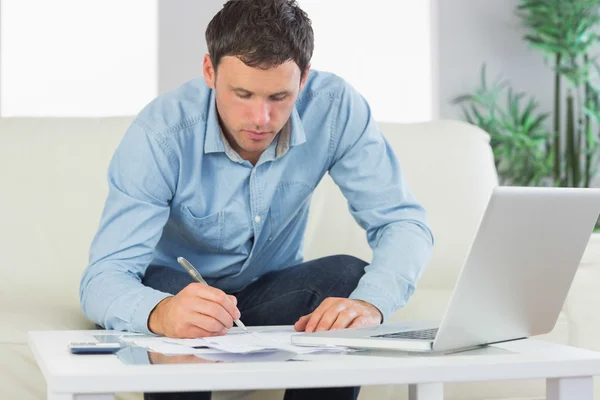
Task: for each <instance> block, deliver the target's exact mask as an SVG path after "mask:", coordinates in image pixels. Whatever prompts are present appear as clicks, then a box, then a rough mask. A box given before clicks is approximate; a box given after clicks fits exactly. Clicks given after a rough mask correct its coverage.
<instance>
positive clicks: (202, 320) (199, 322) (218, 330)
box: [189, 314, 228, 336]
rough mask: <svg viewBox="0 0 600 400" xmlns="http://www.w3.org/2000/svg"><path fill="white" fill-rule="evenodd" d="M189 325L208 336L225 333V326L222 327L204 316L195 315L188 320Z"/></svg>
mask: <svg viewBox="0 0 600 400" xmlns="http://www.w3.org/2000/svg"><path fill="white" fill-rule="evenodd" d="M189 324H190V325H193V326H195V327H196V328H198V329H202V330H203V331H205V332H207V333H208V334H209V335H210V336H218V335H221V334H222V333H223V331H227V329H228V328H227V326H225V325H223V324H222V323H221V321H219V320H217V319H215V318H213V317H210V316H208V315H204V314H195V315H194V316H193V317H192V318H191V319H190V320H189Z"/></svg>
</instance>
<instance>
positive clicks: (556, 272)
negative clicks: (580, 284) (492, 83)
mask: <svg viewBox="0 0 600 400" xmlns="http://www.w3.org/2000/svg"><path fill="white" fill-rule="evenodd" d="M599 215H600V189H587V188H544V187H497V188H495V189H494V190H493V192H492V195H491V197H490V200H489V203H488V205H487V208H486V210H485V212H484V215H483V218H482V220H481V223H480V225H479V229H478V231H477V234H476V236H475V240H474V241H473V243H472V245H471V248H470V249H469V253H468V256H467V258H466V261H465V263H464V265H463V266H462V270H461V272H460V274H459V277H458V280H457V282H456V286H455V288H454V291H453V293H452V297H451V299H450V302H449V304H448V307H447V309H446V313H445V315H444V317H443V319H442V321H441V323H439V322H438V323H432V322H427V321H415V322H406V323H400V324H392V323H384V324H382V325H379V326H372V327H361V328H350V329H342V330H333V331H326V332H313V333H302V334H298V335H294V336H292V343H294V344H297V345H306V346H313V345H318V346H323V345H336V346H347V347H351V348H367V349H391V350H404V351H417V352H432V351H433V352H452V351H456V350H464V349H470V348H476V347H480V346H484V345H488V344H493V343H499V342H504V341H510V340H517V339H523V338H527V337H530V336H534V335H540V334H544V333H548V332H550V331H551V330H552V329H553V328H554V325H555V324H556V321H557V319H558V315H559V313H560V311H561V309H562V307H563V304H564V302H565V299H566V297H567V293H568V292H569V288H570V287H571V283H572V282H573V278H574V277H575V272H576V271H577V268H578V266H579V263H580V261H581V258H582V256H583V253H584V251H585V248H586V246H587V243H588V241H589V238H590V235H591V233H592V231H593V229H594V226H595V224H596V221H597V220H598V216H599ZM417 290H418V289H417Z"/></svg>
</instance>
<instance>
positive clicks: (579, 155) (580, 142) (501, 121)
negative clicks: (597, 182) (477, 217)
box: [453, 0, 600, 187]
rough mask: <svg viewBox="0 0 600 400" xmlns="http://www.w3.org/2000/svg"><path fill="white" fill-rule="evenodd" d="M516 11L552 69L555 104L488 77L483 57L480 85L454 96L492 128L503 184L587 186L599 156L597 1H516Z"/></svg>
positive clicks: (470, 116) (468, 114) (473, 118)
mask: <svg viewBox="0 0 600 400" xmlns="http://www.w3.org/2000/svg"><path fill="white" fill-rule="evenodd" d="M516 13H517V15H518V16H519V18H520V20H521V21H522V23H523V25H524V26H525V27H526V33H525V35H524V37H523V38H524V40H526V41H527V42H528V43H529V44H530V46H531V47H532V48H533V49H535V50H537V51H540V53H541V54H542V56H543V57H544V58H545V60H546V61H547V62H546V64H547V65H548V66H549V67H550V68H552V69H553V71H554V79H553V82H549V84H553V85H554V99H553V100H554V106H553V109H552V110H551V111H545V110H539V106H538V103H537V101H536V100H535V98H534V97H533V96H526V94H525V93H522V92H518V91H515V90H514V89H512V88H511V87H510V84H509V83H508V82H507V81H505V80H502V79H496V80H495V81H493V82H492V83H488V82H487V78H486V73H485V64H484V66H483V67H482V73H481V80H480V84H479V87H478V88H476V89H475V90H474V91H473V92H472V93H467V94H463V95H460V96H458V97H456V98H455V99H453V103H454V104H457V105H460V106H461V107H462V110H463V115H464V118H465V119H466V120H467V121H469V122H471V123H473V124H475V125H478V126H480V127H481V128H483V129H484V130H486V131H487V132H488V133H489V134H490V136H491V145H492V148H493V150H494V157H495V160H496V165H497V168H498V175H499V178H500V181H501V183H502V184H504V185H524V186H527V185H535V186H539V185H544V186H568V187H590V186H591V185H593V178H594V176H595V175H596V174H597V172H598V166H599V160H600V157H599V154H598V150H599V148H600V139H599V137H600V135H599V132H600V64H599V63H598V62H597V60H596V57H594V56H592V55H593V54H596V53H597V50H598V44H599V43H600V35H599V32H600V0H569V1H565V0H521V1H520V3H519V4H518V6H517V9H516ZM563 87H564V88H565V89H566V91H563V90H562V89H563ZM563 116H564V118H563Z"/></svg>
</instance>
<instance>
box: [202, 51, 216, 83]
mask: <svg viewBox="0 0 600 400" xmlns="http://www.w3.org/2000/svg"><path fill="white" fill-rule="evenodd" d="M202 72H204V80H205V81H206V84H207V85H208V87H209V88H211V89H214V88H215V69H214V67H213V63H212V60H211V59H210V55H208V54H205V55H204V62H203V64H202Z"/></svg>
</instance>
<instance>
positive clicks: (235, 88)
mask: <svg viewBox="0 0 600 400" xmlns="http://www.w3.org/2000/svg"><path fill="white" fill-rule="evenodd" d="M229 89H231V90H233V91H235V92H244V93H248V94H254V93H252V92H251V91H249V90H247V89H244V88H241V87H236V86H231V85H230V86H229ZM291 93H292V92H291V91H289V90H282V91H281V92H277V93H273V94H270V95H269V97H276V96H284V95H288V94H291Z"/></svg>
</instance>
